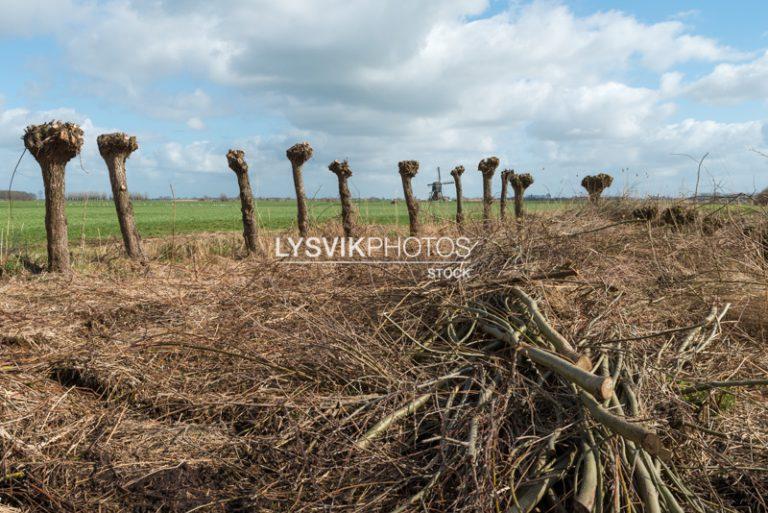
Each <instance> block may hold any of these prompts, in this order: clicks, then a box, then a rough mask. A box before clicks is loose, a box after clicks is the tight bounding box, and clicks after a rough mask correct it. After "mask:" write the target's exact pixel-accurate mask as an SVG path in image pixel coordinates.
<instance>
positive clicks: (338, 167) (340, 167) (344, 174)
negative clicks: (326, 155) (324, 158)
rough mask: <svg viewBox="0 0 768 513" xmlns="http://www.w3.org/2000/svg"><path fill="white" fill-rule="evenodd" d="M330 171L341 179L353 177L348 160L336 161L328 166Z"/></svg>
mask: <svg viewBox="0 0 768 513" xmlns="http://www.w3.org/2000/svg"><path fill="white" fill-rule="evenodd" d="M328 169H329V170H330V171H331V172H332V173H334V174H335V175H336V176H338V177H339V178H349V177H350V176H352V170H351V169H350V168H349V162H347V161H346V160H344V161H342V162H339V161H338V160H334V161H333V162H331V163H330V164H328Z"/></svg>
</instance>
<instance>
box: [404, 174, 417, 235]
mask: <svg viewBox="0 0 768 513" xmlns="http://www.w3.org/2000/svg"><path fill="white" fill-rule="evenodd" d="M402 179H403V195H405V205H406V206H407V207H408V224H409V228H410V230H409V232H410V234H411V237H416V236H417V235H418V234H419V232H420V231H421V225H420V224H419V204H418V202H417V201H416V198H414V197H413V188H412V187H411V177H409V176H403V177H402Z"/></svg>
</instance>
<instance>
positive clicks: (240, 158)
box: [227, 150, 248, 174]
mask: <svg viewBox="0 0 768 513" xmlns="http://www.w3.org/2000/svg"><path fill="white" fill-rule="evenodd" d="M227 164H229V169H231V170H232V171H234V172H235V173H237V174H241V173H247V172H248V163H247V162H246V161H245V152H244V151H243V150H229V151H228V152H227Z"/></svg>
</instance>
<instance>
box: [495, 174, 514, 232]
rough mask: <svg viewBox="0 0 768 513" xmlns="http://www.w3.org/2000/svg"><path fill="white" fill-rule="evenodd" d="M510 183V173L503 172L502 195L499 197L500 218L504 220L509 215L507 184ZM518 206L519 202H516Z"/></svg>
mask: <svg viewBox="0 0 768 513" xmlns="http://www.w3.org/2000/svg"><path fill="white" fill-rule="evenodd" d="M508 185H509V174H508V173H507V172H506V171H502V173H501V197H500V198H499V219H500V220H501V221H503V220H504V219H505V218H506V217H507V186H508ZM515 208H517V203H515Z"/></svg>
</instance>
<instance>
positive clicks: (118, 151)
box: [97, 133, 146, 262]
mask: <svg viewBox="0 0 768 513" xmlns="http://www.w3.org/2000/svg"><path fill="white" fill-rule="evenodd" d="M97 143H98V145H99V152H100V153H101V156H102V158H103V159H104V162H106V163H107V169H108V170H109V181H110V183H111V185H112V198H113V199H114V201H115V210H117V220H118V222H119V224H120V232H121V233H122V234H123V244H124V245H125V252H126V253H127V254H128V256H129V257H130V258H133V259H135V260H139V261H141V262H146V257H145V255H144V250H143V249H142V247H141V237H140V236H139V231H138V230H137V229H136V220H135V219H134V216H133V204H132V203H131V195H130V193H129V192H128V181H127V179H126V174H125V161H126V160H127V159H128V157H130V155H131V153H133V152H134V151H136V150H137V149H138V147H139V146H138V144H137V143H136V138H135V137H129V136H128V135H126V134H122V133H116V134H103V135H100V136H99V137H98V138H97Z"/></svg>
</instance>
